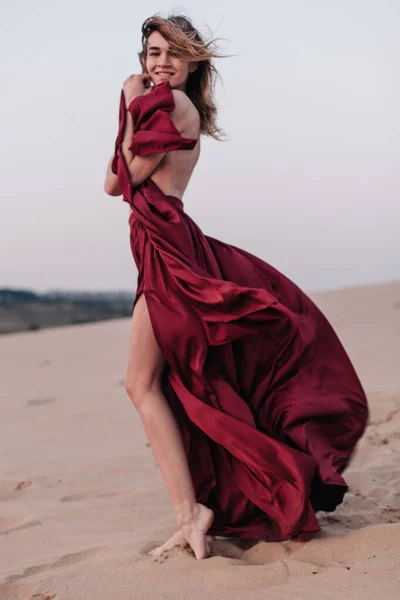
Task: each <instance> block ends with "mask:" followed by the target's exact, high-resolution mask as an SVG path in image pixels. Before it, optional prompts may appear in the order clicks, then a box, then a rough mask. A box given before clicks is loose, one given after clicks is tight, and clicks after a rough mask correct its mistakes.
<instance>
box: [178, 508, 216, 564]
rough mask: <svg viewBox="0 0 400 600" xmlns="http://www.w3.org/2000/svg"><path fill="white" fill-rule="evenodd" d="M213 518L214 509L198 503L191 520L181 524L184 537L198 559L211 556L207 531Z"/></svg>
mask: <svg viewBox="0 0 400 600" xmlns="http://www.w3.org/2000/svg"><path fill="white" fill-rule="evenodd" d="M213 519H214V513H213V511H212V510H210V509H209V508H207V506H204V504H196V506H195V510H194V512H193V517H192V518H191V520H190V521H189V522H185V523H184V524H182V526H181V532H182V534H183V537H184V538H185V540H186V541H187V543H188V544H189V546H190V547H191V549H192V550H193V552H194V555H195V557H196V558H197V559H202V558H208V557H209V556H210V553H211V550H210V544H209V541H208V539H207V536H206V533H207V531H208V530H209V529H210V527H211V524H212V522H213Z"/></svg>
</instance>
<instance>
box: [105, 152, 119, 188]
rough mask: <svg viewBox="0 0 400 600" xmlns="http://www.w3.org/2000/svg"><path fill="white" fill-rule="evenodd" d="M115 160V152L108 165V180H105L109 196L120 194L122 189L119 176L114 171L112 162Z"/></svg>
mask: <svg viewBox="0 0 400 600" xmlns="http://www.w3.org/2000/svg"><path fill="white" fill-rule="evenodd" d="M113 160H114V154H113V155H112V156H111V158H110V160H109V163H108V165H107V173H106V180H105V182H104V191H105V193H106V194H108V195H109V196H120V195H121V190H120V189H119V185H118V176H117V175H116V174H115V173H113V172H112V170H111V164H112V162H113Z"/></svg>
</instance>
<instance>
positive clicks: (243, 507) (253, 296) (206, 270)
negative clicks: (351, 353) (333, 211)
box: [113, 82, 368, 541]
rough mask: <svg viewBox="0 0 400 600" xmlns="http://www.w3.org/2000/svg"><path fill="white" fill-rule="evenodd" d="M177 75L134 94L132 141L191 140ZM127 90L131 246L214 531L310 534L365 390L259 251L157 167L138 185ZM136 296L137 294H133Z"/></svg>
mask: <svg viewBox="0 0 400 600" xmlns="http://www.w3.org/2000/svg"><path fill="white" fill-rule="evenodd" d="M173 109H174V98H173V94H172V90H171V87H170V84H169V82H163V83H160V84H159V85H158V86H156V87H155V88H154V90H153V91H152V92H150V93H149V94H147V95H145V96H140V97H138V98H136V99H134V100H133V101H132V102H131V103H130V106H129V111H130V112H131V114H132V116H133V121H134V128H135V133H134V137H133V141H132V145H131V150H132V152H133V153H134V154H136V155H142V156H143V155H148V154H153V153H157V152H169V151H172V150H186V151H190V150H191V149H192V148H194V146H195V145H196V140H194V139H188V138H184V137H182V136H181V135H180V133H179V132H178V130H177V129H176V127H175V126H174V124H173V122H172V121H171V119H170V116H169V113H170V112H171V111H172V110H173ZM125 114H126V113H125V97H124V93H123V92H122V93H121V103H120V122H119V125H120V126H119V133H118V137H117V142H116V156H115V159H114V162H113V171H114V173H117V174H118V182H119V186H120V190H121V193H122V195H123V198H124V200H125V201H127V202H128V203H129V204H130V206H131V207H132V211H133V212H132V214H131V216H130V231H131V248H132V252H133V256H134V259H135V262H136V265H137V268H138V271H139V276H138V289H137V295H136V300H137V298H138V297H139V296H140V294H141V293H144V294H145V296H146V301H147V305H148V310H149V314H150V318H151V322H152V325H153V329H154V334H155V337H156V339H157V342H158V344H159V346H160V348H161V351H162V353H163V355H164V358H165V360H166V368H165V372H164V377H163V382H162V385H163V391H164V393H165V396H166V398H167V400H168V402H169V404H170V406H171V408H172V410H173V413H174V415H175V417H176V420H177V422H178V424H179V426H180V429H181V432H182V437H183V442H184V447H185V451H186V455H187V459H188V463H189V467H190V471H191V475H192V479H193V484H194V488H195V492H196V497H197V501H198V502H201V503H203V504H205V505H206V506H208V507H209V508H211V509H212V510H213V511H214V514H215V518H214V522H213V525H212V528H211V529H210V532H209V533H210V534H213V535H222V536H228V537H230V536H231V537H239V538H249V539H263V540H269V541H273V540H274V541H278V540H285V539H288V538H292V537H295V538H296V539H301V540H304V539H308V538H309V537H311V535H312V534H313V533H314V532H316V531H318V530H319V525H318V521H317V519H316V516H315V512H316V511H318V510H325V511H331V510H334V509H335V507H336V506H337V505H338V504H339V503H340V502H342V499H343V496H344V494H345V492H346V490H347V486H346V483H345V481H344V479H343V477H342V476H341V473H342V471H343V470H344V468H345V467H346V465H347V464H348V462H349V459H350V457H351V455H352V453H353V451H354V448H355V445H356V443H357V441H358V439H359V438H360V436H361V435H362V433H363V431H364V429H365V426H366V422H367V417H368V408H367V402H366V398H365V394H364V391H363V389H362V387H361V384H360V381H359V379H358V377H357V375H356V373H355V371H354V368H353V366H352V364H351V362H350V360H349V358H348V356H347V354H346V352H345V350H344V349H343V347H342V345H341V343H340V341H339V339H338V338H337V336H336V334H335V332H334V331H333V329H332V327H331V325H330V324H329V323H328V321H327V320H326V318H325V317H324V316H323V314H322V313H321V312H320V310H319V309H318V308H317V307H316V306H315V304H314V303H313V302H312V301H311V300H310V299H309V298H308V297H307V296H306V295H305V294H304V293H303V292H302V291H301V290H300V289H299V288H298V287H297V286H296V285H295V284H294V283H292V282H291V281H290V280H289V279H287V277H285V276H284V275H282V274H281V273H279V272H278V271H277V270H276V269H274V268H273V267H271V266H270V265H268V264H267V263H265V262H264V261H262V260H260V259H259V258H257V257H255V256H253V255H252V254H249V253H248V252H245V251H244V250H241V249H239V248H236V247H234V246H231V245H229V244H226V243H224V242H221V241H218V240H216V239H213V238H211V237H208V236H206V235H204V234H203V233H202V231H201V230H200V229H199V227H198V226H197V225H196V224H195V223H194V222H193V221H192V219H191V218H190V217H189V216H188V215H187V214H186V213H185V212H184V208H183V204H182V201H181V200H179V199H178V198H176V197H174V196H167V195H165V194H164V193H163V192H162V191H161V189H160V188H159V187H158V186H157V185H156V184H155V183H154V182H153V181H152V179H151V178H149V179H148V180H147V181H145V182H144V183H142V184H141V185H139V186H138V187H136V188H135V187H133V186H132V184H131V180H130V177H129V171H128V168H127V165H126V162H125V159H124V156H123V154H122V149H121V142H122V139H123V135H124V130H125ZM136 300H135V301H136Z"/></svg>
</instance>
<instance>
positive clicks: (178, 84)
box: [145, 31, 197, 91]
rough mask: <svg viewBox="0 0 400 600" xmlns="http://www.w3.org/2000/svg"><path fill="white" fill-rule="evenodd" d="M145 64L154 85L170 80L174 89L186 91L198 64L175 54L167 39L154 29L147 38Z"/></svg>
mask: <svg viewBox="0 0 400 600" xmlns="http://www.w3.org/2000/svg"><path fill="white" fill-rule="evenodd" d="M145 66H146V71H147V73H148V74H149V75H150V77H151V80H152V82H153V83H154V85H158V84H159V83H161V82H162V81H169V82H170V84H171V87H172V88H173V89H176V90H183V91H185V89H186V82H187V79H188V77H189V73H192V72H193V71H195V70H196V66H197V65H196V64H195V63H190V62H188V61H186V60H182V59H181V58H177V57H176V56H174V55H173V53H172V50H171V49H170V46H169V43H168V42H167V40H166V39H165V38H164V37H163V36H162V35H161V33H159V32H158V31H153V33H151V34H150V35H149V37H148V39H147V46H146V63H145Z"/></svg>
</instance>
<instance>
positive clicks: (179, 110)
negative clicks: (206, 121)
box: [171, 90, 200, 126]
mask: <svg viewBox="0 0 400 600" xmlns="http://www.w3.org/2000/svg"><path fill="white" fill-rule="evenodd" d="M172 94H173V96H174V102H175V109H174V110H173V112H172V114H171V117H172V119H173V121H175V123H181V124H183V123H185V124H186V126H187V125H188V124H189V123H190V124H191V125H192V126H196V125H198V126H200V115H199V111H198V110H197V108H196V107H195V105H194V104H193V102H192V101H191V99H190V98H189V96H187V95H186V94H185V92H183V91H182V90H172Z"/></svg>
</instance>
